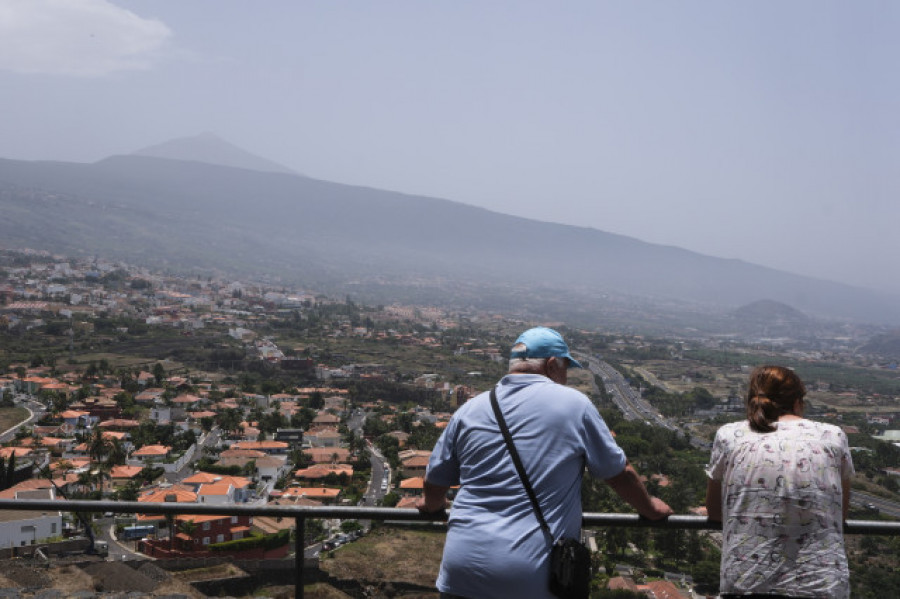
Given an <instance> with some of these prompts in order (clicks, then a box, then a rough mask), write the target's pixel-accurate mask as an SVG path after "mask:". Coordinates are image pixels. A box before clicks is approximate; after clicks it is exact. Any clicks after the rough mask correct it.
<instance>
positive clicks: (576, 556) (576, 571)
mask: <svg viewBox="0 0 900 599" xmlns="http://www.w3.org/2000/svg"><path fill="white" fill-rule="evenodd" d="M491 407H492V408H493V409H494V416H495V417H496V418H497V424H499V425H500V432H501V433H503V440H504V441H506V447H507V448H508V449H509V453H510V456H511V457H512V461H513V464H514V465H515V467H516V472H518V473H519V478H520V479H522V486H523V487H525V492H526V493H528V499H530V500H531V506H532V507H533V508H534V513H535V515H536V516H537V519H538V523H539V524H540V525H541V530H543V531H544V533H546V534H547V536H548V537H549V538H550V539H551V540H552V539H553V533H551V532H550V527H549V526H548V525H547V521H546V520H544V514H543V512H542V511H541V506H540V504H539V503H538V500H537V496H536V495H535V494H534V489H532V488H531V483H530V482H529V481H528V475H527V474H526V473H525V467H524V466H523V465H522V460H521V459H519V452H518V451H516V445H515V443H513V439H512V435H511V434H510V432H509V427H507V426H506V419H505V418H504V417H503V412H502V411H501V410H500V404H499V402H498V401H497V393H496V391H495V390H494V389H491ZM592 577H593V574H592V572H591V552H590V550H589V549H588V548H587V547H585V546H584V545H582V544H581V543H580V542H579V541H578V540H576V539H558V540H556V541H555V542H554V543H553V545H552V547H551V548H550V582H549V585H548V586H549V588H550V592H551V593H553V594H554V595H556V596H557V597H559V598H560V599H587V598H588V596H589V595H590V590H591V589H590V586H591V578H592Z"/></svg>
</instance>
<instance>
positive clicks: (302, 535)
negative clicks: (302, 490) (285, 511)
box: [294, 516, 306, 599]
mask: <svg viewBox="0 0 900 599" xmlns="http://www.w3.org/2000/svg"><path fill="white" fill-rule="evenodd" d="M294 521H295V522H296V526H295V529H296V534H297V539H296V540H295V541H294V597H295V598H296V599H303V562H304V561H306V556H305V555H304V554H305V553H306V530H304V529H305V524H306V518H304V517H303V516H297V517H296V518H294Z"/></svg>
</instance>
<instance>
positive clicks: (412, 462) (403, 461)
mask: <svg viewBox="0 0 900 599" xmlns="http://www.w3.org/2000/svg"><path fill="white" fill-rule="evenodd" d="M398 457H399V458H400V471H401V473H402V474H403V476H405V477H415V476H422V477H424V476H425V469H426V468H427V467H428V460H429V458H430V457H431V452H430V451H420V450H412V451H401V452H399V453H398Z"/></svg>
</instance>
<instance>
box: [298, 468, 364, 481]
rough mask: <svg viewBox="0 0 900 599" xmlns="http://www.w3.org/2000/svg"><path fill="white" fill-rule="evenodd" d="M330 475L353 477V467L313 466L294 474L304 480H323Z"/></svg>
mask: <svg viewBox="0 0 900 599" xmlns="http://www.w3.org/2000/svg"><path fill="white" fill-rule="evenodd" d="M330 474H334V475H335V476H340V475H342V474H343V475H345V476H347V477H351V476H353V466H351V465H350V464H313V465H312V466H310V467H309V468H301V469H300V470H297V471H296V472H294V476H296V477H297V478H299V479H303V480H321V479H323V478H325V477H326V476H328V475H330Z"/></svg>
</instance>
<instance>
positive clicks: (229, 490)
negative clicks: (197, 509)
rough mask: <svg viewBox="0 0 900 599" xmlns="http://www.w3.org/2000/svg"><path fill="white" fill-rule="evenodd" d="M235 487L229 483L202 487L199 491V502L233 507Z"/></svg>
mask: <svg viewBox="0 0 900 599" xmlns="http://www.w3.org/2000/svg"><path fill="white" fill-rule="evenodd" d="M234 491H235V489H234V485H232V484H231V483H229V482H224V481H216V482H213V483H206V484H203V485H200V489H199V490H198V491H197V501H198V502H200V503H209V504H212V505H233V504H234V503H235V500H234Z"/></svg>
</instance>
